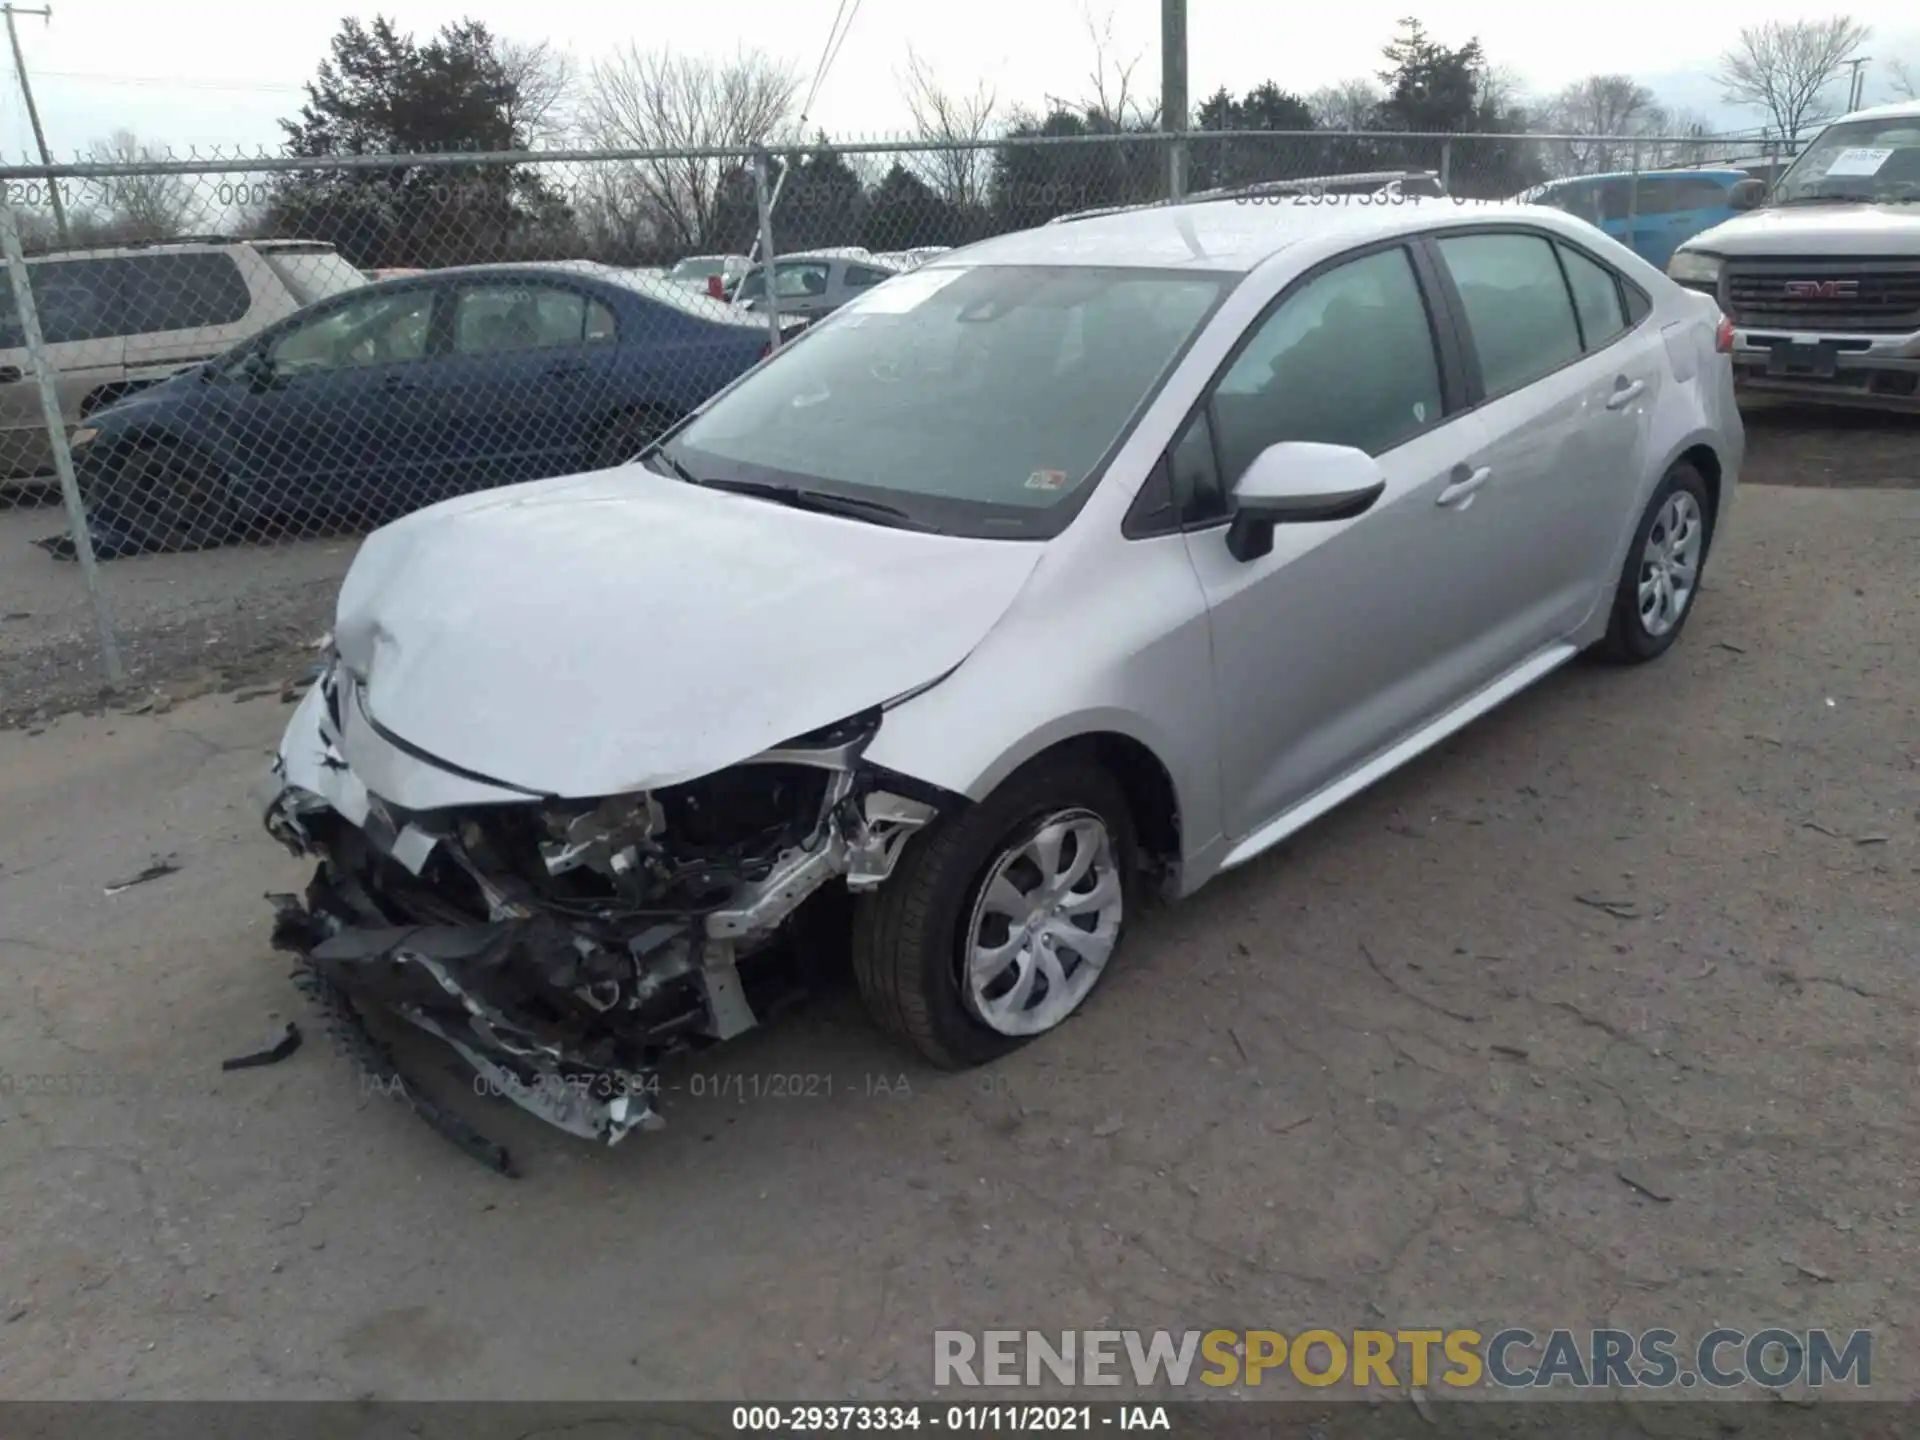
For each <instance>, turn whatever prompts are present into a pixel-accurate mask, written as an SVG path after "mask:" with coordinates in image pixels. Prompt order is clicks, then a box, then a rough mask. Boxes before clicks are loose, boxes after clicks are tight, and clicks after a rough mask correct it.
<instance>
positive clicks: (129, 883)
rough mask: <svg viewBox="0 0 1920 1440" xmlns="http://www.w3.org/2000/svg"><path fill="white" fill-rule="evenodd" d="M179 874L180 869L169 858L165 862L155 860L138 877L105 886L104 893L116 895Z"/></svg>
mask: <svg viewBox="0 0 1920 1440" xmlns="http://www.w3.org/2000/svg"><path fill="white" fill-rule="evenodd" d="M179 873H180V867H179V866H178V865H176V864H174V863H173V860H172V858H171V857H169V858H167V859H165V860H155V861H154V862H153V863H152V864H151V865H149V866H147V868H146V869H144V870H142V871H141V872H140V873H139V874H138V875H135V876H133V877H132V878H130V879H127V880H122V881H120V882H119V883H118V884H117V885H109V886H107V889H106V893H107V894H109V895H118V894H119V893H120V892H121V891H122V890H131V889H132V888H133V887H134V886H136V885H144V884H146V883H147V882H148V881H149V880H159V879H162V878H163V877H165V876H168V875H177V874H179Z"/></svg>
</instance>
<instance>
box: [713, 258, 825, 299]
mask: <svg viewBox="0 0 1920 1440" xmlns="http://www.w3.org/2000/svg"><path fill="white" fill-rule="evenodd" d="M832 268H833V267H832V266H831V265H829V264H828V263H827V262H826V261H825V260H781V261H779V262H777V263H776V264H775V265H774V267H773V293H774V297H775V298H776V299H780V300H803V299H805V298H806V297H808V296H810V295H824V294H826V293H827V277H828V276H829V275H830V274H831V273H832ZM766 293H767V272H766V270H765V269H758V270H753V271H751V272H749V273H748V274H747V275H745V276H743V277H742V278H741V281H740V288H739V290H737V291H736V292H735V294H736V295H737V296H738V298H740V299H742V300H757V299H759V298H760V297H761V296H762V295H764V294H766Z"/></svg>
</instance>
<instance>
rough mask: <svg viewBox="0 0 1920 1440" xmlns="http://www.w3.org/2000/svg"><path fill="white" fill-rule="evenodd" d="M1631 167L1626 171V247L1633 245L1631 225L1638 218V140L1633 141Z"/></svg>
mask: <svg viewBox="0 0 1920 1440" xmlns="http://www.w3.org/2000/svg"><path fill="white" fill-rule="evenodd" d="M1632 165H1633V168H1632V169H1631V170H1629V171H1628V172H1627V176H1628V178H1627V247H1628V248H1629V249H1631V248H1632V247H1633V225H1634V222H1635V221H1636V220H1638V219H1639V218H1640V142H1639V141H1638V140H1636V141H1634V142H1633V161H1632Z"/></svg>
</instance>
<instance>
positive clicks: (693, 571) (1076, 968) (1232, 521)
mask: <svg viewBox="0 0 1920 1440" xmlns="http://www.w3.org/2000/svg"><path fill="white" fill-rule="evenodd" d="M1719 318H1720V317H1719V315H1718V313H1717V311H1716V310H1715V309H1714V307H1713V304H1712V302H1710V301H1708V300H1706V299H1705V298H1703V297H1701V296H1698V295H1693V294H1690V293H1688V292H1687V291H1685V290H1683V289H1681V288H1680V287H1678V286H1676V285H1674V284H1673V283H1672V282H1671V281H1669V280H1667V279H1666V277H1664V276H1663V275H1661V273H1660V272H1659V271H1658V270H1656V269H1654V268H1653V267H1651V266H1649V265H1647V264H1646V263H1645V262H1644V261H1642V260H1640V259H1639V258H1637V257H1636V256H1634V255H1633V254H1632V253H1631V252H1630V251H1628V250H1626V249H1624V248H1623V247H1621V246H1619V245H1617V244H1615V243H1614V242H1612V241H1610V240H1608V239H1607V238H1606V237H1604V236H1602V235H1599V234H1598V233H1596V232H1595V231H1594V230H1593V229H1592V228H1591V227H1590V226H1587V225H1584V224H1581V223H1580V222H1578V221H1576V220H1573V219H1572V218H1570V217H1567V216H1564V215H1559V214H1556V213H1554V212H1552V211H1549V210H1542V209H1527V208H1521V207H1517V206H1515V207H1502V206H1495V207H1488V208H1476V209H1471V210H1468V209H1462V208H1458V207H1455V206H1451V205H1427V206H1405V207H1386V208H1374V207H1360V206H1301V207H1294V206H1282V207H1276V208H1272V209H1248V208H1245V207H1242V206H1238V205H1234V204H1231V203H1227V204H1210V205H1209V204H1200V205H1191V206H1183V207H1179V208H1178V209H1160V210H1144V211H1140V212H1137V213H1134V214H1128V215H1117V216H1113V217H1110V218H1107V219H1104V220H1088V221H1083V222H1081V224H1079V225H1078V226H1076V227H1075V228H1074V229H1073V230H1072V231H1071V232H1067V233H1063V232H1061V231H1060V230H1058V229H1054V228H1049V227H1043V228H1041V229H1038V230H1032V231H1027V232H1025V233H1022V234H1014V235H1007V236H1003V237H1000V238H998V239H993V240H988V241H985V242H983V243H981V244H979V245H976V246H972V247H970V248H968V249H967V250H965V251H963V252H961V253H959V254H956V255H955V256H953V257H950V259H949V260H947V261H945V262H936V263H935V264H932V265H928V266H925V267H923V268H921V269H919V270H916V271H914V272H912V273H911V274H908V275H903V276H901V277H899V278H897V279H896V280H894V281H892V282H891V283H889V284H888V285H887V286H885V287H884V288H881V289H876V290H874V291H872V292H870V293H869V294H867V295H866V296H864V297H862V298H859V299H856V300H854V301H852V302H851V303H850V304H849V305H847V306H846V307H845V308H843V309H842V310H841V311H839V312H838V313H837V314H835V315H833V316H830V317H829V318H827V319H825V320H823V321H821V322H819V323H818V324H816V325H815V326H814V327H813V328H812V329H811V330H810V331H809V332H808V333H807V335H806V336H805V337H803V338H802V339H801V340H800V341H798V342H797V343H796V344H794V345H792V346H789V347H785V348H783V349H782V350H781V352H780V353H779V354H778V355H777V356H775V357H774V358H773V359H772V360H771V361H770V362H769V363H768V364H766V365H764V366H761V367H759V368H757V369H755V370H753V371H751V372H749V373H748V374H747V375H745V376H743V377H742V378H741V379H739V380H738V381H736V382H735V383H734V384H733V385H732V386H731V387H729V388H728V389H726V390H724V391H722V392H721V393H720V394H718V395H717V396H715V397H714V398H713V399H711V400H710V401H708V402H707V403H706V404H705V405H703V406H701V407H700V408H699V409H698V410H696V411H695V412H694V414H693V415H692V416H691V417H689V418H688V419H687V420H685V421H683V422H682V423H681V424H680V425H679V426H677V427H676V428H675V429H674V430H673V431H671V432H670V433H668V434H666V435H664V436H663V437H661V439H660V440H659V441H658V442H657V443H656V444H655V445H653V446H651V447H649V449H648V450H647V451H646V452H644V453H643V455H642V457H641V458H640V460H639V461H638V462H637V463H634V464H631V465H628V466H627V467H625V468H623V469H621V470H617V471H610V472H607V473H604V474H599V475H589V476H581V477H576V478H572V479H564V480H553V481H549V482H547V483H545V484H539V485H530V486H523V487H519V488H517V489H514V490H511V491H506V492H502V493H499V494H494V495H484V496H474V497H470V498H467V499H462V500H455V501H451V502H448V503H446V504H444V505H441V506H437V507H435V508H433V509H431V510H427V511H424V512H422V513H419V514H416V515H413V516H410V517H408V518H407V519H405V520H402V521H401V522H399V523H398V524H396V525H393V526H391V527H389V528H388V529H386V530H383V531H381V532H380V533H378V534H376V535H374V536H372V537H371V538H370V539H369V540H367V541H366V543H365V544H364V546H363V547H362V549H361V550H360V552H359V555H358V557H357V559H356V560H355V562H354V564H353V568H352V570H351V572H350V573H349V574H348V576H347V578H346V581H345V584H344V587H343V589H342V591H341V596H340V603H339V609H338V614H337V617H336V623H335V627H334V631H333V636H332V641H331V648H330V649H329V650H328V652H327V653H326V655H325V658H324V662H323V666H322V677H321V679H320V680H319V682H318V683H317V684H316V685H315V687H314V688H313V690H312V692H311V693H310V694H309V695H308V696H307V697H306V699H305V701H304V702H303V703H302V705H301V707H300V709H299V710H298V712H297V713H296V714H295V715H294V717H293V719H292V722H291V724H290V726H289V727H288V729H287V732H286V736H285V739H284V741H283V742H282V745H281V747H280V750H279V754H278V757H277V760H276V761H275V763H274V765H273V767H272V770H271V773H270V774H269V775H268V776H266V777H265V793H264V794H263V796H262V804H263V812H264V815H265V818H266V821H267V824H268V826H269V829H270V830H271V832H272V833H273V834H274V835H275V836H277V837H278V838H279V839H280V840H282V841H283V842H284V843H285V844H287V845H288V846H289V847H290V848H291V849H293V850H294V851H295V852H296V853H299V854H307V855H314V856H317V857H318V859H319V866H318V869H317V871H316V872H315V874H314V877H313V880H312V882H311V884H310V885H309V887H308V889H307V891H306V894H305V896H304V898H300V899H295V898H294V897H290V896H289V897H283V898H282V899H281V900H280V901H278V902H277V909H278V923H277V927H276V932H275V933H276V943H277V944H278V945H280V946H281V947H283V948H285V949H288V950H291V951H295V952H298V953H299V954H300V955H302V956H303V957H304V958H303V960H302V961H301V962H299V963H300V965H301V970H302V973H303V975H304V977H305V981H306V983H309V984H310V985H311V986H312V987H313V988H314V990H315V991H316V993H318V994H319V995H320V996H321V997H322V998H323V999H324V1000H325V1001H326V1003H327V1004H328V1006H329V1007H330V1008H331V1009H332V1010H333V1011H334V1013H335V1014H336V1015H340V1016H345V1017H347V1021H348V1023H349V1025H351V1024H352V1023H357V1022H356V1020H355V1017H357V1016H363V1015H364V1014H366V1013H368V1012H377V1011H383V1010H384V1011H397V1012H398V1013H400V1014H402V1015H404V1016H405V1017H406V1018H407V1019H409V1020H410V1021H412V1023H414V1024H416V1025H418V1026H420V1027H421V1028H423V1029H425V1030H427V1031H429V1032H431V1033H434V1034H437V1035H439V1036H441V1037H442V1038H444V1039H445V1040H447V1041H448V1042H449V1043H450V1044H451V1045H452V1046H453V1047H454V1048H455V1049H456V1050H457V1051H458V1053H459V1054H460V1055H461V1056H463V1057H465V1060H466V1062H467V1063H468V1064H471V1065H473V1066H474V1067H476V1069H477V1071H478V1073H479V1074H480V1075H481V1076H482V1077H483V1081H484V1083H486V1084H487V1086H488V1088H490V1089H491V1090H492V1093H495V1094H506V1095H509V1096H510V1097H512V1098H513V1099H515V1100H516V1101H518V1102H519V1103H520V1104H522V1105H524V1106H525V1107H526V1108H528V1109H529V1110H531V1111H533V1112H534V1113H535V1114H539V1115H542V1116H544V1117H545V1118H546V1119H548V1120H551V1121H553V1122H554V1123H556V1124H559V1125H561V1126H563V1127H565V1128H566V1129H568V1130H570V1131H572V1132H573V1133H575V1134H579V1135H587V1136H598V1137H600V1138H602V1139H605V1140H615V1139H618V1138H619V1137H620V1136H621V1135H623V1134H625V1133H626V1132H628V1131H629V1130H631V1129H632V1128H634V1127H635V1126H651V1125H654V1124H656V1123H658V1116H657V1115H656V1114H655V1112H654V1110H653V1107H652V1105H651V1104H650V1097H652V1096H653V1095H654V1094H656V1093H657V1092H658V1089H659V1081H658V1079H657V1075H658V1067H659V1066H660V1065H661V1064H662V1063H663V1061H664V1060H665V1059H666V1057H668V1056H670V1055H672V1054H673V1053H674V1052H675V1051H677V1050H681V1049H684V1048H686V1047H688V1046H691V1045H699V1044H705V1043H710V1042H711V1041H713V1040H716V1039H717V1040H725V1039H728V1038H730V1037H732V1036H734V1035H737V1034H738V1033H740V1032H741V1031H742V1030H745V1029H747V1028H749V1027H750V1026H752V1025H754V1024H756V1023H757V1022H758V1021H759V1020H761V1019H762V1018H764V1017H766V1016H767V1015H769V1014H770V1013H771V1012H772V1008H773V1007H774V1006H775V1005H776V1004H777V1003H778V1001H779V999H780V998H781V996H782V994H783V991H784V990H785V989H786V988H787V987H788V986H789V985H790V983H791V976H792V974H793V966H792V961H791V956H790V954H789V953H787V952H786V950H785V947H783V946H782V945H781V944H780V943H779V942H780V941H782V940H783V939H785V938H788V937H794V936H796V935H797V936H798V938H800V939H802V940H804V939H806V938H807V937H808V936H812V937H814V939H815V941H816V942H817V941H818V939H819V937H822V936H826V935H830V934H831V933H832V930H831V929H830V928H828V927H830V926H832V925H835V924H837V923H842V922H840V921H837V920H836V919H835V917H836V915H838V914H840V913H841V912H839V911H837V910H836V908H835V907H836V906H838V905H846V904H849V903H851V906H852V910H853V916H852V919H851V920H850V921H848V922H844V923H850V924H851V927H852V931H851V933H852V947H853V948H852V954H853V965H854V971H855V974H856V976H857V977H858V982H859V985H860V988H861V990H862V992H863V993H864V995H865V998H866V1000H867V1002H868V1004H869V1006H870V1007H871V1010H872V1013H873V1015H874V1016H875V1018H876V1019H877V1020H878V1022H879V1023H880V1025H881V1026H882V1027H883V1028H885V1029H886V1030H888V1031H890V1032H891V1033H893V1034H894V1035H895V1036H897V1037H899V1038H900V1039H901V1040H903V1041H904V1042H905V1043H907V1044H908V1045H911V1046H912V1047H914V1048H916V1049H917V1050H918V1051H919V1052H920V1053H921V1054H922V1055H923V1056H925V1057H926V1058H927V1059H928V1060H930V1061H931V1062H933V1063H935V1064H937V1065H942V1066H956V1067H957V1066H967V1065H973V1064H978V1063H982V1062H985V1061H990V1060H992V1059H993V1058H995V1057H997V1056H1000V1055H1003V1054H1005V1053H1007V1052H1008V1051H1009V1050H1011V1049H1012V1048H1014V1047H1015V1046H1017V1045H1020V1044H1022V1043H1023V1042H1025V1041H1027V1040H1029V1039H1031V1038H1032V1037H1034V1036H1037V1035H1040V1034H1043V1033H1045V1032H1047V1031H1050V1030H1052V1029H1054V1028H1055V1027H1056V1026H1058V1025H1060V1024H1061V1023H1062V1022H1063V1021H1065V1020H1066V1019H1067V1018H1068V1017H1069V1016H1071V1015H1072V1014H1073V1013H1074V1012H1075V1011H1076V1010H1078V1009H1079V1008H1080V1007H1081V1006H1082V1005H1083V1004H1084V1003H1085V1002H1086V1001H1087V999H1088V997H1089V995H1090V994H1091V993H1092V992H1093V990H1094V987H1095V986H1096V984H1097V983H1098V981H1099V979H1100V977H1101V976H1102V975H1103V974H1105V973H1106V972H1107V970H1108V969H1109V968H1110V967H1111V964H1112V962H1113V958H1114V956H1115V954H1116V953H1117V951H1118V949H1119V947H1121V946H1122V945H1123V944H1124V943H1125V941H1126V937H1127V936H1128V934H1129V933H1130V932H1131V930H1132V927H1133V926H1134V924H1135V922H1136V920H1137V918H1138V915H1137V912H1138V910H1139V908H1140V907H1141V905H1142V904H1143V903H1145V902H1146V901H1147V899H1148V896H1149V894H1150V892H1154V891H1157V892H1158V893H1160V894H1163V895H1169V896H1179V895H1186V894H1190V893H1191V892H1193V891H1195V890H1197V889H1199V888H1200V887H1201V886H1203V885H1204V884H1206V883H1207V882H1208V881H1209V880H1210V879H1212V878H1213V877H1214V876H1216V875H1218V874H1220V873H1221V872H1222V871H1224V870H1229V869H1232V868H1233V867H1235V866H1238V865H1240V864H1243V863H1245V862H1246V861H1249V860H1251V859H1252V858H1253V857H1255V856H1257V855H1259V854H1262V853H1263V852H1266V851H1268V850H1270V849H1272V848H1273V847H1274V846H1275V845H1277V844H1279V843H1280V842H1281V841H1282V840H1284V839H1285V838H1286V837H1287V836H1289V835H1291V834H1293V833H1294V832H1295V831H1296V830H1298V829H1300V827H1302V826H1304V825H1306V824H1307V823H1308V822H1310V821H1311V820H1312V819H1314V818H1315V817H1316V816H1318V815H1320V814H1322V813H1323V812H1325V811H1326V810H1328V809H1329V808H1331V807H1332V806H1334V805H1336V804H1338V803H1339V802H1340V801H1342V800H1344V799H1346V798H1347V797H1348V796H1351V795H1353V794H1354V793H1356V792H1358V791H1359V790H1361V789H1363V788H1364V787H1365V786H1367V785H1369V784H1370V783H1372V782H1373V781H1375V780H1377V779H1379V778H1380V777H1381V776H1383V775H1385V774H1387V773H1389V772H1390V771H1392V770H1394V769H1395V768H1396V767H1398V766H1399V765H1401V764H1403V763H1405V762H1406V761H1408V760H1409V759H1411V758H1412V757H1414V756H1416V755H1418V754H1420V753H1421V752H1423V751H1425V750H1427V749H1429V748H1430V747H1432V746H1434V745H1436V744H1437V743H1439V742H1440V741H1442V740H1443V739H1445V738H1446V737H1447V736H1449V735H1451V734H1452V733H1454V732H1455V731H1457V730H1459V729H1461V728H1462V727H1463V726H1465V725H1467V724H1468V723H1469V722H1470V721H1472V720H1473V719H1474V718H1475V717H1476V716H1479V715H1481V714H1484V713H1485V712H1486V711H1488V710H1490V709H1492V708H1493V707H1494V706H1496V705H1498V704H1499V703H1501V702H1502V701H1504V700H1506V699H1507V698H1508V697H1510V696H1512V695H1514V694H1516V693H1517V692H1518V691H1520V690H1522V689H1524V688H1525V687H1527V686H1528V685H1531V684H1533V683H1534V682H1536V681H1538V680H1540V679H1541V678H1543V677H1544V676H1546V675H1547V674H1549V673H1550V672H1552V671H1553V670H1555V669H1557V668H1558V667H1559V666H1561V665H1562V664H1564V663H1565V662H1566V661H1568V660H1570V659H1572V658H1573V657H1574V656H1576V655H1577V654H1579V653H1580V652H1582V651H1583V650H1587V649H1589V648H1594V647H1598V648H1599V649H1600V650H1602V651H1604V652H1605V653H1606V654H1607V655H1609V656H1611V657H1613V658H1615V659H1617V660H1620V661H1625V662H1638V661H1649V660H1653V659H1655V658H1657V657H1659V656H1660V655H1662V654H1663V653H1665V652H1666V651H1667V650H1668V649H1669V647H1671V646H1672V645H1673V644H1674V642H1675V641H1676V639H1677V638H1678V637H1679V635H1680V634H1681V633H1682V629H1683V627H1684V626H1685V624H1686V622H1687V619H1688V617H1689V615H1690V614H1691V613H1692V610H1693V608H1694V600H1695V597H1696V596H1697V595H1698V594H1699V590H1700V583H1701V577H1702V574H1703V568H1704V566H1705V564H1706V562H1707V560H1708V558H1709V556H1710V554H1711V547H1712V546H1713V544H1714V543H1715V540H1716V537H1717V535H1718V534H1719V531H1720V528H1721V527H1722V526H1723V525H1724V523H1725V519H1726V516H1727V514H1728V507H1729V504H1730V501H1731V499H1732V496H1733V494H1734V490H1735V485H1736V481H1737V478H1738V475H1739V471H1740V465H1741V459H1742V451H1743V435H1742V430H1741V424H1740V418H1739V414H1738V411H1737V409H1736V408H1735V405H1734V399H1733V386H1732V379H1731V376H1730V374H1729V370H1728V362H1727V357H1726V355H1725V354H1723V353H1720V351H1719V350H1718V349H1717V345H1718V340H1719V335H1720V331H1719V325H1718V322H1719ZM508 576H510V577H511V583H500V582H501V577H508ZM1637 688H1638V692H1639V693H1640V694H1641V695H1643V696H1644V695H1646V694H1651V693H1653V692H1652V691H1650V690H1648V689H1647V687H1644V686H1642V687H1637ZM1621 703H1622V704H1637V703H1641V702H1640V701H1636V700H1633V699H1631V698H1629V697H1627V696H1625V695H1624V693H1623V696H1622V698H1621ZM1543 713H1544V712H1543ZM849 892H851V895H849ZM816 902H817V903H816ZM796 927H797V928H796ZM1273 958H1274V962H1275V963H1280V959H1281V957H1278V956H1275V957H1273ZM475 1017H484V1018H475ZM487 1153H489V1154H490V1155H491V1154H492V1152H487ZM495 1158H497V1157H495Z"/></svg>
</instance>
